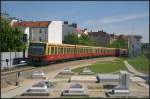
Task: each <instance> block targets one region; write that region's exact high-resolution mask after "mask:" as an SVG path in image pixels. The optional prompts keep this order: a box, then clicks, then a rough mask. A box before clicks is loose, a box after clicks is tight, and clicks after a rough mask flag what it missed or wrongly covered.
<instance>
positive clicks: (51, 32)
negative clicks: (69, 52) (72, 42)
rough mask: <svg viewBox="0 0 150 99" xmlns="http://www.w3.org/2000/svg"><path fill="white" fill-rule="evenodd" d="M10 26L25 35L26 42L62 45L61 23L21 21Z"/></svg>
mask: <svg viewBox="0 0 150 99" xmlns="http://www.w3.org/2000/svg"><path fill="white" fill-rule="evenodd" d="M11 24H12V26H18V27H20V29H21V31H22V32H24V33H25V34H27V39H28V42H29V41H31V42H48V43H55V44H61V43H62V21H35V22H34V21H23V22H13V23H11Z"/></svg>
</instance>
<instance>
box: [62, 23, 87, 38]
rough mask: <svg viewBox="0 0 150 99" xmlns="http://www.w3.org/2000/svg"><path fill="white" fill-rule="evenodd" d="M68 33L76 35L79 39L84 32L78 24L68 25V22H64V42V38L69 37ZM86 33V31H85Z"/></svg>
mask: <svg viewBox="0 0 150 99" xmlns="http://www.w3.org/2000/svg"><path fill="white" fill-rule="evenodd" d="M68 33H76V34H77V35H78V37H80V36H81V35H82V34H83V33H84V31H83V30H81V29H80V28H79V27H78V26H77V24H76V23H72V24H68V21H64V24H63V25H62V40H63V41H64V37H65V36H66V35H68ZM85 33H86V31H85Z"/></svg>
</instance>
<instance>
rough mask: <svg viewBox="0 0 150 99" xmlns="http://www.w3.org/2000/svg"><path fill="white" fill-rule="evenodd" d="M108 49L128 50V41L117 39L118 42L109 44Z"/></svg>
mask: <svg viewBox="0 0 150 99" xmlns="http://www.w3.org/2000/svg"><path fill="white" fill-rule="evenodd" d="M108 47H114V48H128V41H127V40H125V39H123V38H121V37H119V38H117V40H115V41H113V42H112V43H111V44H109V45H108Z"/></svg>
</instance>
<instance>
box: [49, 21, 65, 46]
mask: <svg viewBox="0 0 150 99" xmlns="http://www.w3.org/2000/svg"><path fill="white" fill-rule="evenodd" d="M48 43H56V44H62V21H52V22H51V23H50V24H49V26H48Z"/></svg>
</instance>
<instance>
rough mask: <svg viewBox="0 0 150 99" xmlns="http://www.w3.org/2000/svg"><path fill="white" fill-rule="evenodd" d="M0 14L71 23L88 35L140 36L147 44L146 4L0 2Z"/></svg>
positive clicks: (147, 7)
mask: <svg viewBox="0 0 150 99" xmlns="http://www.w3.org/2000/svg"><path fill="white" fill-rule="evenodd" d="M1 10H2V12H6V13H8V14H9V15H10V16H11V17H17V18H19V19H23V20H25V21H52V20H60V21H68V22H69V23H70V24H71V23H72V22H75V23H77V24H78V26H79V27H80V28H81V29H84V28H87V29H88V31H91V30H92V31H98V30H103V31H105V32H108V33H115V34H125V35H128V34H129V35H131V34H133V35H141V36H142V37H143V39H142V42H144V43H146V42H149V2H148V1H2V2H1Z"/></svg>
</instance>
